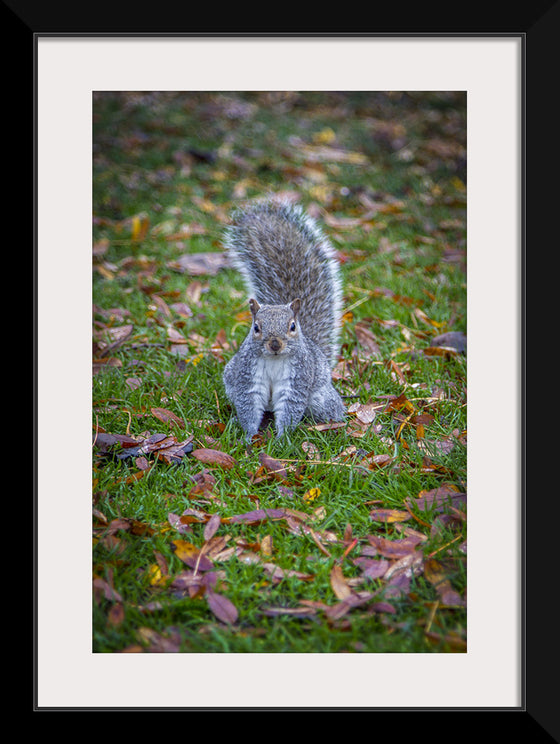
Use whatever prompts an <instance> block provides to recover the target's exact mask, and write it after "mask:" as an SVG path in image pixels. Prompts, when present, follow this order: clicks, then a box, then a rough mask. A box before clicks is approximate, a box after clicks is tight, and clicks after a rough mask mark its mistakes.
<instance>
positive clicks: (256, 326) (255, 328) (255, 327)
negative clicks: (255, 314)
mask: <svg viewBox="0 0 560 744" xmlns="http://www.w3.org/2000/svg"><path fill="white" fill-rule="evenodd" d="M253 330H254V331H255V333H260V332H261V329H260V328H259V324H258V323H255V325H254V326H253Z"/></svg>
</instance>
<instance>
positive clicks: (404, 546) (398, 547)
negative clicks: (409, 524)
mask: <svg viewBox="0 0 560 744" xmlns="http://www.w3.org/2000/svg"><path fill="white" fill-rule="evenodd" d="M367 539H368V542H369V543H370V545H372V546H373V547H374V548H375V549H376V550H377V552H378V553H379V554H380V555H382V556H384V557H385V558H392V559H397V558H403V557H404V556H406V555H410V554H411V553H413V552H414V551H415V549H416V546H417V545H418V543H419V542H421V540H420V538H418V537H416V536H415V535H410V536H409V537H403V538H402V539H400V540H390V539H389V538H387V537H382V536H381V535H368V536H367Z"/></svg>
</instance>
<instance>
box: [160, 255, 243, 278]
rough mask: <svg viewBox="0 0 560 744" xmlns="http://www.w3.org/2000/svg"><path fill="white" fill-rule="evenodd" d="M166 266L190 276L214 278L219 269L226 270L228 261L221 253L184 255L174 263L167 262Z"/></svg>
mask: <svg viewBox="0 0 560 744" xmlns="http://www.w3.org/2000/svg"><path fill="white" fill-rule="evenodd" d="M167 266H168V267H169V268H170V269H174V270H175V271H180V272H184V273H187V274H190V275H191V276H204V275H205V274H208V275H210V276H214V275H215V274H217V273H218V272H219V271H220V270H221V269H223V268H227V267H228V266H229V261H228V259H227V258H226V256H225V254H223V253H185V254H183V255H182V256H179V258H177V259H175V260H174V261H169V262H168V264H167Z"/></svg>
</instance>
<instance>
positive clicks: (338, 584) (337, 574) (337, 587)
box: [330, 564, 352, 599]
mask: <svg viewBox="0 0 560 744" xmlns="http://www.w3.org/2000/svg"><path fill="white" fill-rule="evenodd" d="M330 581H331V587H332V590H333V592H334V593H335V595H336V596H337V598H338V599H346V598H347V597H349V596H350V595H351V594H352V590H351V589H350V587H349V586H348V582H347V581H346V579H345V578H344V574H343V573H342V568H341V566H339V565H337V564H335V565H334V566H333V567H332V570H331V574H330Z"/></svg>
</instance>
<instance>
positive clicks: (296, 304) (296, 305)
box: [290, 297, 301, 318]
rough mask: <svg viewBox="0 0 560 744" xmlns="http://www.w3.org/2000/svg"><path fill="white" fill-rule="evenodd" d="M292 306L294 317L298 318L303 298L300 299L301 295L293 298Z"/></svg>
mask: <svg viewBox="0 0 560 744" xmlns="http://www.w3.org/2000/svg"><path fill="white" fill-rule="evenodd" d="M290 307H291V308H292V312H293V314H294V318H296V317H297V314H298V313H299V309H300V307H301V300H300V299H299V297H298V298H297V299H295V300H292V302H290Z"/></svg>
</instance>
